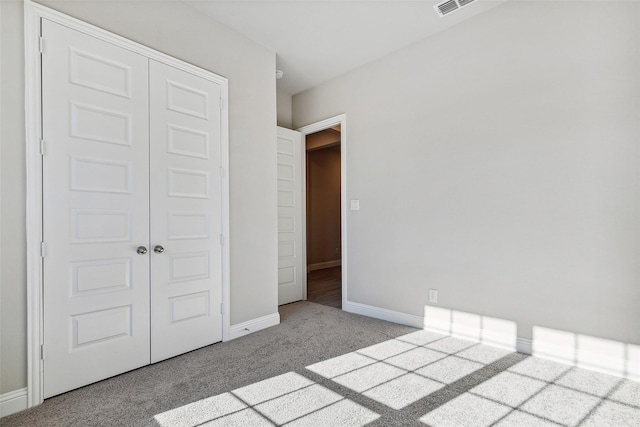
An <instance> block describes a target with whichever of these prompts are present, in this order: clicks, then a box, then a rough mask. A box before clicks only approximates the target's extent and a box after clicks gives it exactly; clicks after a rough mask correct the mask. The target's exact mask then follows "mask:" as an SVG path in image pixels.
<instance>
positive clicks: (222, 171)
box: [220, 166, 224, 178]
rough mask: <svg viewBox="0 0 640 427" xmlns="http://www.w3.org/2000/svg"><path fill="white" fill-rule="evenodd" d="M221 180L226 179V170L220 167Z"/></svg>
mask: <svg viewBox="0 0 640 427" xmlns="http://www.w3.org/2000/svg"><path fill="white" fill-rule="evenodd" d="M220 178H224V168H223V167H222V166H220Z"/></svg>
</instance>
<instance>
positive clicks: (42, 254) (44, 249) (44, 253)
mask: <svg viewBox="0 0 640 427" xmlns="http://www.w3.org/2000/svg"><path fill="white" fill-rule="evenodd" d="M46 249H47V246H46V245H45V243H44V242H40V258H44V256H45V255H46Z"/></svg>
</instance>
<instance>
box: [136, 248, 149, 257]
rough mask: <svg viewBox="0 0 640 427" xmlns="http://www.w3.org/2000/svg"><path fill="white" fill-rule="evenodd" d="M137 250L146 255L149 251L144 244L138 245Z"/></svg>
mask: <svg viewBox="0 0 640 427" xmlns="http://www.w3.org/2000/svg"><path fill="white" fill-rule="evenodd" d="M136 252H138V254H139V255H144V254H146V253H147V248H145V247H144V246H138V250H137V251H136Z"/></svg>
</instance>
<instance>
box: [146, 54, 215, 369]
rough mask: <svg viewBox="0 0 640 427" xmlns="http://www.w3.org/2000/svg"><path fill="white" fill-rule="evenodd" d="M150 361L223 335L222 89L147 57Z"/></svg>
mask: <svg viewBox="0 0 640 427" xmlns="http://www.w3.org/2000/svg"><path fill="white" fill-rule="evenodd" d="M149 67H150V68H149V73H150V81H149V87H150V88H151V90H150V96H151V98H150V104H151V109H150V115H151V246H152V248H151V250H152V251H154V253H153V256H152V257H151V361H152V362H157V361H159V360H163V359H166V358H168V357H172V356H175V355H177V354H181V353H184V352H186V351H190V350H193V349H196V348H199V347H203V346H206V345H209V344H212V343H215V342H218V341H221V340H222V314H221V303H222V271H221V269H222V252H221V246H220V244H221V242H220V235H221V234H222V217H221V203H222V194H221V156H220V148H221V144H220V138H221V134H220V131H221V126H220V117H221V116H220V96H221V92H220V86H219V85H218V84H216V83H214V82H211V81H209V80H205V79H204V78H201V77H199V76H195V75H193V74H189V73H186V72H184V71H181V70H178V69H176V68H173V67H170V66H168V65H165V64H161V63H159V62H156V61H153V60H150V62H149Z"/></svg>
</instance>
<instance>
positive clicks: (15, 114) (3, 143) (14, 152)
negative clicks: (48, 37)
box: [0, 1, 27, 393]
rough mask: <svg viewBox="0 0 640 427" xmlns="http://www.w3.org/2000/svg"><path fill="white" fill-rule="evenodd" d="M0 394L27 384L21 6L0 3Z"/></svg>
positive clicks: (15, 2) (11, 3)
mask: <svg viewBox="0 0 640 427" xmlns="http://www.w3.org/2000/svg"><path fill="white" fill-rule="evenodd" d="M0 9H1V11H0V17H1V19H2V21H1V23H0V38H1V39H2V50H0V67H1V70H0V75H1V76H2V79H0V93H1V96H0V103H1V106H0V111H1V112H2V116H1V117H0V124H1V125H0V151H2V154H1V155H0V161H1V164H0V175H1V178H0V182H1V184H2V186H1V187H0V204H1V209H2V217H1V221H2V224H1V226H0V230H1V233H2V234H1V235H0V265H2V270H0V362H1V363H0V393H5V392H8V391H12V390H16V389H19V388H22V387H25V386H26V384H27V357H26V352H27V323H26V316H27V315H26V312H27V307H26V300H27V287H26V278H27V260H26V234H25V204H26V199H25V191H26V190H25V189H26V182H25V180H26V169H25V162H26V160H25V145H24V144H25V143H24V102H23V98H24V66H23V63H24V53H23V50H24V47H23V46H24V39H23V24H22V16H23V15H22V2H21V1H8V2H5V1H1V2H0Z"/></svg>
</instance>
